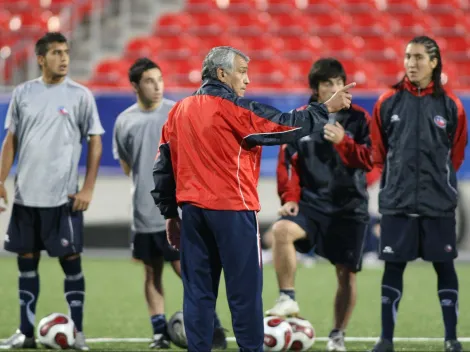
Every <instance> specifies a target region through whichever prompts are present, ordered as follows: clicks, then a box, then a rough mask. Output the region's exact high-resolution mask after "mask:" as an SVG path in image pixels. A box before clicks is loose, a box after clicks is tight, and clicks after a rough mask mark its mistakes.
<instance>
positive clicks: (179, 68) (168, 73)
mask: <svg viewBox="0 0 470 352" xmlns="http://www.w3.org/2000/svg"><path fill="white" fill-rule="evenodd" d="M159 65H160V67H161V68H162V70H163V72H164V75H165V85H166V86H167V87H181V88H193V89H194V88H197V87H199V86H200V85H201V68H202V65H201V63H200V61H196V60H194V61H160V62H159Z"/></svg>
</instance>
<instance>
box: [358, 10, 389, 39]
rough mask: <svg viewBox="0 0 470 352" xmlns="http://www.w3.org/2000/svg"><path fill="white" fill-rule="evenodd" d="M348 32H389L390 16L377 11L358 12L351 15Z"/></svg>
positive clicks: (381, 33)
mask: <svg viewBox="0 0 470 352" xmlns="http://www.w3.org/2000/svg"><path fill="white" fill-rule="evenodd" d="M351 22H352V23H351V30H350V32H351V33H352V34H353V35H362V34H376V35H383V34H386V33H390V31H391V28H392V20H391V18H390V17H389V16H388V15H387V14H384V13H380V12H378V11H373V12H359V13H355V14H354V15H353V16H352V21H351Z"/></svg>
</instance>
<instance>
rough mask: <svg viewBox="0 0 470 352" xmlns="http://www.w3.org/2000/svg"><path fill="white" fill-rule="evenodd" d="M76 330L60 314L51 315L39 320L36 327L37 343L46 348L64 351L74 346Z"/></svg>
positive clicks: (64, 316)
mask: <svg viewBox="0 0 470 352" xmlns="http://www.w3.org/2000/svg"><path fill="white" fill-rule="evenodd" d="M76 335H77V329H76V328H75V324H74V323H73V320H72V319H71V318H70V317H69V316H67V315H65V314H61V313H52V314H49V315H48V316H45V317H44V318H42V319H41V321H40V322H39V324H38V327H37V336H38V340H39V342H40V343H41V344H42V345H44V346H45V347H46V348H52V349H55V350H65V349H68V348H72V347H73V345H74V344H75V337H76Z"/></svg>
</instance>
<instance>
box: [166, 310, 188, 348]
mask: <svg viewBox="0 0 470 352" xmlns="http://www.w3.org/2000/svg"><path fill="white" fill-rule="evenodd" d="M167 331H168V335H170V339H171V341H172V342H173V343H174V344H175V345H176V346H178V347H180V348H187V347H188V340H187V339H186V331H185V330H184V320H183V312H182V311H178V312H176V313H175V314H173V315H172V316H171V318H170V320H168V325H167Z"/></svg>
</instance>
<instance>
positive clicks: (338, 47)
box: [320, 35, 358, 60]
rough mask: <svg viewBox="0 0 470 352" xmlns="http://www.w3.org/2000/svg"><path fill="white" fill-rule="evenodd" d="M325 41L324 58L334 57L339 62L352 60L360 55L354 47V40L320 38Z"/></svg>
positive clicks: (324, 36)
mask: <svg viewBox="0 0 470 352" xmlns="http://www.w3.org/2000/svg"><path fill="white" fill-rule="evenodd" d="M320 38H321V40H322V41H323V44H324V45H323V51H322V53H321V55H322V56H333V57H336V58H337V59H339V60H342V59H350V58H353V57H355V56H356V54H358V53H357V52H356V48H355V47H354V45H353V38H352V37H349V36H346V35H344V36H340V37H338V36H335V35H330V36H326V35H323V36H320Z"/></svg>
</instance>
